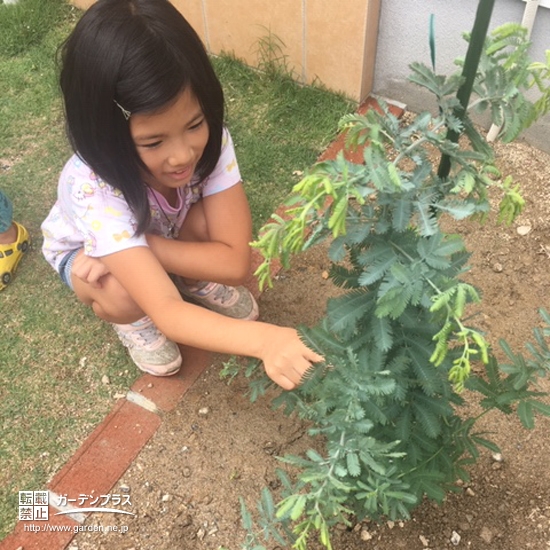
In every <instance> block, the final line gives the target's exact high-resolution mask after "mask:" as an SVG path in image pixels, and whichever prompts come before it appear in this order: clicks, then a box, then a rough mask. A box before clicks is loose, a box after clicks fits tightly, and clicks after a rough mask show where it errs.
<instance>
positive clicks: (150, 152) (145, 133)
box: [129, 89, 209, 201]
mask: <svg viewBox="0 0 550 550" xmlns="http://www.w3.org/2000/svg"><path fill="white" fill-rule="evenodd" d="M129 122H130V134H131V135H132V139H133V140H134V144H135V146H136V149H137V151H138V153H139V156H140V157H141V160H142V161H143V163H144V164H145V166H147V168H148V169H149V172H150V174H147V176H146V182H147V183H148V184H149V185H150V186H151V187H152V188H153V189H155V190H156V191H158V192H160V193H162V194H163V195H164V196H165V197H166V198H167V199H168V200H169V201H170V200H173V199H174V195H175V193H174V190H175V189H177V188H178V187H182V186H184V185H188V184H189V182H190V181H191V178H192V177H193V174H194V173H195V169H196V167H197V163H198V162H199V160H200V158H201V157H202V153H203V151H204V148H205V147H206V144H207V142H208V136H209V131H208V123H207V122H206V118H205V116H204V113H203V112H202V109H201V106H200V104H199V102H198V101H197V98H196V97H195V95H194V94H193V93H192V92H191V90H190V89H186V90H184V91H183V92H182V93H181V94H180V95H179V96H178V97H177V98H176V100H175V101H174V103H171V104H170V105H169V106H168V107H166V108H163V109H160V110H158V111H155V112H153V113H137V114H135V115H134V114H132V115H131V116H130V120H129Z"/></svg>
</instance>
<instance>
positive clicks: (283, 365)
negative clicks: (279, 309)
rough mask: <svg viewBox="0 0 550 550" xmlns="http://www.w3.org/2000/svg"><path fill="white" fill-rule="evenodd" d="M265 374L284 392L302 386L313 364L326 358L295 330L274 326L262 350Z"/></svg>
mask: <svg viewBox="0 0 550 550" xmlns="http://www.w3.org/2000/svg"><path fill="white" fill-rule="evenodd" d="M261 359H262V360H263V362H264V368H265V372H266V373H267V375H268V376H269V378H271V380H273V382H275V383H276V384H278V385H279V386H281V388H283V389H284V390H292V389H294V388H295V387H296V386H297V385H298V384H300V382H301V380H302V377H303V376H304V374H305V372H306V371H307V370H308V369H310V368H311V366H312V364H313V363H319V362H320V361H323V360H324V358H323V357H322V356H321V355H319V354H318V353H316V352H314V351H313V350H311V349H309V348H308V347H307V346H306V345H305V344H304V343H303V342H302V340H300V337H299V336H298V332H297V331H296V330H295V329H293V328H287V327H279V326H273V328H272V329H271V330H270V331H269V334H268V338H266V341H265V343H264V345H263V347H262V350H261Z"/></svg>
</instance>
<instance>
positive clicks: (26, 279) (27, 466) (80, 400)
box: [0, 0, 354, 538]
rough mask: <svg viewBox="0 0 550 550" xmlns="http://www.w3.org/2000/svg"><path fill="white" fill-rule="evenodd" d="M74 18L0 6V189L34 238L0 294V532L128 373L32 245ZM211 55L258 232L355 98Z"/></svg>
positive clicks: (63, 149)
mask: <svg viewBox="0 0 550 550" xmlns="http://www.w3.org/2000/svg"><path fill="white" fill-rule="evenodd" d="M80 15H81V12H80V11H78V10H77V9H75V8H73V7H71V6H69V5H68V3H67V2H66V1H65V0H48V1H47V2H46V1H44V0H20V2H19V3H18V4H17V5H4V4H2V3H0V188H1V189H2V190H3V191H5V192H7V194H8V195H9V196H10V197H11V199H12V201H13V203H14V210H15V219H16V220H17V221H19V222H20V223H23V224H24V225H25V226H26V227H27V228H28V230H29V232H30V234H31V236H32V239H33V248H32V250H31V252H30V254H29V255H28V256H27V257H26V258H25V259H24V261H23V262H22V263H21V265H20V267H19V270H18V274H17V278H16V280H15V281H14V283H13V284H12V285H10V286H9V287H8V288H7V289H5V290H4V291H3V292H2V293H1V294H0V304H1V305H0V327H1V342H2V352H1V353H0V538H3V537H4V536H6V534H7V533H8V532H9V531H10V530H11V529H12V528H13V526H14V523H15V520H16V516H17V491H20V490H39V489H43V488H44V487H45V485H46V483H47V482H48V480H49V479H50V478H51V476H52V475H53V474H54V473H55V472H56V471H58V470H59V469H60V468H61V467H62V465H63V464H64V463H65V462H66V461H67V459H68V458H69V457H70V456H71V455H72V454H73V453H74V451H75V450H76V449H77V448H78V447H79V445H80V444H81V443H82V441H83V440H84V439H85V438H86V436H87V435H88V434H89V433H90V432H91V431H92V429H93V428H94V427H95V426H96V425H97V423H99V422H100V421H101V420H102V418H103V417H104V416H105V415H106V414H107V413H108V411H109V410H110V409H111V407H112V406H113V403H114V400H115V399H116V398H117V394H119V395H122V394H123V393H124V392H125V391H126V390H127V389H128V387H129V386H130V385H131V384H132V382H133V381H134V379H135V378H137V377H138V376H139V372H138V371H137V369H136V368H135V367H134V366H133V364H132V363H131V361H130V360H129V359H128V357H127V355H126V353H125V351H124V349H123V348H122V346H120V345H119V343H118V341H117V338H116V336H115V335H114V333H113V332H112V331H111V330H110V328H109V327H108V326H107V325H106V324H104V323H102V322H101V321H99V320H98V319H96V318H95V316H94V315H92V314H91V313H90V311H89V310H88V309H87V308H85V307H83V306H81V305H80V304H79V303H78V302H77V300H76V299H75V298H74V296H73V295H72V293H71V292H70V291H69V290H68V289H67V288H65V287H64V285H63V284H62V283H61V282H60V280H59V278H58V277H57V275H56V274H55V273H54V272H53V270H52V269H51V268H50V267H49V265H47V263H46V261H45V260H44V259H43V257H42V254H41V252H40V248H41V244H42V238H41V234H40V224H41V222H42V220H43V219H44V218H45V217H46V215H47V213H48V211H49V209H50V207H51V205H52V204H53V202H54V201H55V195H56V186H57V177H58V174H59V172H60V170H61V168H62V166H63V164H64V162H65V161H66V159H67V158H68V156H69V155H70V150H69V147H68V144H67V141H66V139H65V135H64V127H63V116H62V108H61V103H60V98H59V92H58V87H57V81H56V67H55V54H56V50H57V48H58V46H59V44H60V43H61V42H62V41H63V39H64V38H65V37H66V36H67V34H68V33H69V32H70V30H71V28H72V27H73V26H74V24H75V22H76V20H77V19H78V17H80ZM213 62H214V65H215V68H216V70H217V72H218V74H219V75H220V79H221V81H222V84H223V85H224V89H225V92H226V101H227V107H228V125H229V127H230V129H231V132H232V135H233V139H234V141H235V143H236V148H237V154H238V158H239V164H240V169H241V173H242V175H243V179H244V181H245V185H246V189H247V193H248V195H249V199H250V203H251V208H252V212H253V216H254V228H255V231H257V230H258V228H259V227H260V226H261V224H262V223H263V222H264V221H265V220H266V219H267V217H268V216H269V214H270V213H271V212H272V211H273V210H274V209H275V208H276V207H277V205H278V204H280V203H281V202H282V199H283V197H284V196H285V195H286V194H287V193H288V191H289V190H290V188H291V187H292V185H293V184H294V183H296V182H297V181H298V179H299V175H298V174H297V172H301V171H304V170H306V169H307V168H308V167H309V166H311V165H312V164H313V163H314V162H315V160H316V158H317V157H318V155H319V154H320V153H321V152H322V150H323V149H324V148H325V147H326V146H327V145H328V143H329V142H330V141H331V139H332V138H333V137H334V134H335V131H336V128H337V122H338V120H339V119H340V117H341V116H342V115H343V114H344V113H346V112H349V111H351V110H353V109H354V105H353V104H352V103H351V102H349V101H347V100H346V99H345V98H343V97H341V96H338V95H334V94H331V93H328V92H327V91H324V90H321V89H319V88H309V87H300V86H298V85H296V84H295V83H294V82H293V81H292V80H291V79H290V78H289V77H288V75H287V73H286V72H285V71H286V69H285V68H284V65H281V70H273V66H271V69H272V70H270V71H267V72H264V73H259V72H257V71H254V70H252V69H250V68H248V67H246V66H244V65H243V64H242V63H240V62H239V61H238V60H236V59H233V58H232V57H231V56H229V55H227V56H222V57H219V58H216V59H214V60H213ZM275 69H277V68H276V67H275ZM105 377H107V378H108V383H106V382H107V378H105Z"/></svg>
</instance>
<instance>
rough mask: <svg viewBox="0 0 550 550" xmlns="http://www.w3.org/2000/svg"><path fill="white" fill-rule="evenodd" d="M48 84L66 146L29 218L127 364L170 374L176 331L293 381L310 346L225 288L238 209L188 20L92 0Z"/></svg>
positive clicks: (243, 228) (215, 86)
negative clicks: (45, 200)
mask: <svg viewBox="0 0 550 550" xmlns="http://www.w3.org/2000/svg"><path fill="white" fill-rule="evenodd" d="M60 82H61V89H62V92H63V99H64V104H65V114H66V120H67V129H68V135H69V139H70V142H71V144H72V147H73V149H74V151H75V154H74V156H73V157H72V158H71V159H70V160H69V161H68V162H67V164H66V165H65V168H64V169H63V172H62V174H61V177H60V180H59V187H58V200H57V202H56V204H55V205H54V207H53V208H52V210H51V212H50V214H49V215H48V217H47V219H46V220H45V221H44V223H43V225H42V229H43V234H44V246H43V252H44V255H45V257H46V259H47V260H48V262H49V263H50V264H51V265H52V266H53V267H54V269H56V270H57V271H58V272H59V274H60V276H61V278H62V280H63V281H65V282H66V283H67V284H68V285H69V287H71V288H72V289H74V292H75V293H76V295H77V297H78V298H79V299H80V300H81V301H82V302H84V303H85V304H87V305H89V306H91V307H92V309H93V311H94V313H95V314H96V315H97V316H99V317H100V318H102V319H104V320H105V321H108V322H109V323H112V324H113V327H114V329H115V331H116V332H117V334H118V336H119V338H120V339H121V341H122V343H123V344H124V345H125V346H126V347H127V348H128V350H129V353H130V355H131V357H132V359H133V360H134V362H135V363H136V365H137V366H138V367H139V368H140V369H141V370H143V371H145V372H148V373H150V374H153V375H157V376H167V375H170V374H174V373H175V372H177V371H178V369H179V368H180V365H181V363H182V358H181V356H180V351H179V348H178V346H177V345H176V342H178V343H183V344H188V345H190V346H194V347H197V348H201V349H207V350H212V351H217V352H220V353H229V354H238V355H244V356H250V357H256V358H259V359H261V360H262V361H263V363H264V366H265V369H266V372H267V374H268V375H269V376H270V377H271V379H272V380H273V381H274V382H276V383H277V384H279V385H280V386H281V387H282V388H284V389H292V388H294V387H295V386H296V385H297V384H299V382H300V380H301V378H302V376H303V374H304V373H305V371H306V370H307V369H308V368H310V367H311V364H312V362H317V361H321V360H322V357H321V356H319V355H318V354H316V353H315V352H313V351H312V350H310V349H309V348H307V347H306V346H305V345H304V344H303V343H302V342H301V340H300V339H299V337H298V334H297V332H296V331H295V330H294V329H291V328H286V327H279V326H276V325H271V324H267V323H262V322H251V321H254V320H255V319H256V318H257V316H258V310H257V305H256V303H255V301H254V298H253V297H252V295H251V294H250V292H249V291H248V290H246V289H245V288H244V287H242V286H238V285H239V284H241V283H242V282H243V281H244V279H245V278H246V276H247V275H248V273H249V270H250V247H249V244H248V243H249V242H250V240H251V220H250V212H249V207H248V203H247V200H246V197H245V193H244V190H243V186H242V183H241V180H240V175H239V169H238V166H237V162H236V159H235V152H234V149H233V144H232V141H231V136H230V135H229V132H228V131H227V129H225V127H224V99H223V92H222V89H221V86H220V83H219V81H218V79H217V77H216V75H215V73H214V71H213V68H212V66H211V64H210V61H209V59H208V56H207V54H206V51H205V49H204V46H203V45H202V43H201V41H200V39H199V37H198V35H197V34H196V33H195V31H194V30H193V29H192V28H191V27H190V25H189V24H188V22H187V21H186V20H185V19H184V18H183V17H182V16H181V14H180V13H179V12H178V11H177V10H176V9H175V8H174V7H173V6H172V5H171V4H170V2H169V1H168V0H98V1H97V2H96V3H95V4H93V5H92V7H91V8H90V9H89V10H88V11H87V12H86V13H85V14H84V15H83V17H82V18H81V19H80V21H79V22H78V24H77V25H76V27H75V29H74V31H73V32H72V33H71V35H70V36H69V38H68V40H67V41H66V43H65V44H64V46H63V49H62V67H61V76H60ZM169 274H170V275H169ZM182 295H183V296H184V297H185V301H184V300H183V299H182Z"/></svg>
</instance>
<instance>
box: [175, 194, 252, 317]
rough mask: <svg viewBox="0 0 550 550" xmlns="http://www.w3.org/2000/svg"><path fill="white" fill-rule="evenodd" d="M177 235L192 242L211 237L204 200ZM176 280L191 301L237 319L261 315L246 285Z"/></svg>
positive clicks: (186, 218)
mask: <svg viewBox="0 0 550 550" xmlns="http://www.w3.org/2000/svg"><path fill="white" fill-rule="evenodd" d="M178 239H179V240H181V241H193V242H205V241H208V240H209V239H210V235H209V234H208V226H207V223H206V217H205V215H204V209H203V205H202V201H200V200H199V201H198V202H196V203H195V204H194V205H193V206H192V207H191V208H190V210H189V212H188V214H187V216H186V217H185V221H184V223H183V225H182V227H181V229H180V232H179V236H178ZM175 281H176V286H177V287H178V290H179V291H180V293H181V294H182V295H183V296H184V297H185V298H186V299H188V300H189V301H190V302H193V303H195V304H198V305H201V306H204V307H206V308H208V309H211V310H212V311H215V312H217V313H221V314H222V315H226V316H227V317H234V318H236V319H246V320H250V321H255V320H256V319H257V318H258V316H259V309H258V304H257V303H256V300H255V299H254V296H252V294H251V293H250V291H249V290H248V289H247V288H246V287H244V286H236V287H233V286H228V285H223V284H220V283H213V282H209V281H194V280H191V279H184V278H183V277H176V278H175Z"/></svg>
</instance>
